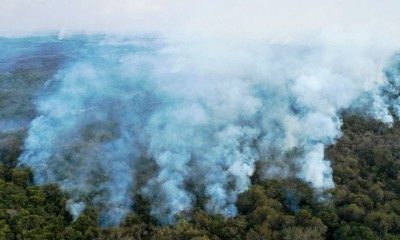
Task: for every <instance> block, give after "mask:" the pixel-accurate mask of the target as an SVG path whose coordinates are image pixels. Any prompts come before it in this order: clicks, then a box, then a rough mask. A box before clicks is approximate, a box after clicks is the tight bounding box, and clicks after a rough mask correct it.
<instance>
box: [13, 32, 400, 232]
mask: <svg viewBox="0 0 400 240" xmlns="http://www.w3.org/2000/svg"><path fill="white" fill-rule="evenodd" d="M60 41H61V42H65V43H68V42H75V43H76V42H79V43H80V44H78V45H74V44H73V45H74V46H75V48H74V58H73V59H70V61H68V62H67V63H66V64H64V65H63V66H62V67H61V68H60V69H59V70H58V72H57V73H56V74H55V75H54V76H53V77H52V78H50V79H49V80H48V82H46V84H45V86H44V87H43V89H42V90H43V92H44V93H46V94H39V95H38V97H37V98H36V102H35V103H36V108H37V112H38V116H37V117H36V118H35V119H34V120H33V121H32V122H31V123H30V126H29V131H28V136H27V138H26V140H25V144H24V152H23V154H22V156H21V157H20V159H19V160H20V163H21V164H22V165H27V166H29V167H31V168H32V169H33V172H34V178H35V181H36V182H37V183H39V184H46V183H53V182H56V183H58V184H59V185H60V186H61V188H62V189H64V190H66V191H67V192H69V193H70V200H69V209H70V211H71V213H73V214H74V215H75V217H76V216H78V215H79V214H80V213H81V212H82V210H83V209H84V208H85V205H87V204H92V205H97V206H98V207H99V208H100V209H101V210H102V213H101V221H102V223H103V224H104V225H116V224H118V223H119V222H120V221H121V220H122V219H123V217H124V216H125V215H126V214H127V213H128V212H129V211H130V210H131V209H132V208H134V204H135V203H134V202H133V200H132V199H134V195H135V194H139V193H140V194H142V195H144V196H145V197H147V198H148V199H149V200H150V202H151V203H152V211H151V213H152V214H153V215H154V216H155V217H157V218H158V219H159V221H160V222H161V223H173V222H174V215H175V214H179V213H180V212H181V211H187V210H191V209H192V208H193V205H194V203H195V202H196V198H197V197H198V196H203V197H204V199H205V203H204V208H205V209H206V210H207V211H208V212H209V213H212V214H223V215H224V216H226V217H230V216H235V215H236V213H237V210H236V207H235V202H236V199H237V197H238V195H239V194H240V193H242V192H243V191H245V190H246V189H247V188H248V187H249V185H250V183H251V182H250V177H251V176H252V175H253V173H254V171H255V166H256V163H257V162H260V163H262V164H261V165H260V166H262V168H263V169H261V172H262V177H263V178H284V177H298V178H300V179H303V180H304V181H306V182H309V183H310V184H311V185H312V186H313V187H314V188H316V189H320V190H321V189H322V190H323V189H327V188H332V187H333V186H334V183H333V180H332V169H331V167H330V162H329V160H327V159H325V156H324V149H325V147H326V146H328V145H330V144H333V143H335V141H336V139H337V138H339V137H340V134H341V133H340V127H341V125H342V120H341V115H340V113H341V112H342V111H344V110H348V109H353V108H354V109H356V108H357V109H361V110H362V111H363V112H364V113H365V114H369V115H371V116H374V117H376V118H378V119H381V120H383V121H384V122H386V123H388V124H391V123H393V121H394V119H393V116H392V115H391V112H390V109H395V110H396V111H397V110H398V96H397V89H398V82H399V77H398V76H399V73H398V66H396V65H392V66H389V67H388V68H386V69H387V70H386V75H385V74H384V67H383V66H385V64H386V62H387V61H388V58H387V57H388V55H387V53H381V52H380V51H379V49H371V48H367V47H360V48H357V47H354V46H352V47H346V46H336V45H325V44H324V43H319V44H314V45H311V44H307V45H304V44H303V45H301V44H271V43H267V42H246V43H245V44H240V43H235V44H231V45H230V44H224V43H221V42H199V41H193V42H168V41H163V40H161V38H157V37H136V38H113V37H94V36H80V37H76V36H75V37H66V38H65V39H63V40H60ZM393 62H395V61H393ZM397 113H398V112H397ZM397 113H396V114H397ZM145 162H152V163H153V164H154V165H155V166H156V168H155V169H154V170H153V172H149V173H148V174H147V175H148V176H147V178H146V182H145V183H143V184H138V182H141V181H143V180H142V179H139V178H140V177H139V176H138V173H139V172H142V171H144V169H147V168H146V167H144V163H145Z"/></svg>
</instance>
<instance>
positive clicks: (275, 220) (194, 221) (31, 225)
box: [0, 45, 400, 240]
mask: <svg viewBox="0 0 400 240" xmlns="http://www.w3.org/2000/svg"><path fill="white" fill-rule="evenodd" d="M49 48H50V50H51V51H49V52H48V53H47V52H44V51H43V50H42V51H40V52H39V53H37V54H38V55H35V54H36V53H30V56H29V57H24V58H18V59H17V60H16V61H14V62H11V63H9V62H1V61H0V86H1V92H0V109H1V111H0V119H1V121H0V125H1V128H2V129H1V130H2V131H1V133H0V239H10V240H11V239H76V240H78V239H171V240H172V239H198V240H200V239H204V240H205V239H249V240H253V239H254V240H257V239H287V240H296V239H297V240H309V239H353V240H358V239H360V240H361V239H362V240H369V239H400V142H399V140H398V139H399V138H400V123H399V122H398V121H397V122H395V124H394V125H393V126H392V127H389V126H387V125H385V124H383V123H381V122H379V121H377V120H373V119H371V118H368V117H364V116H361V115H360V114H354V113H351V112H344V113H342V117H343V126H342V132H343V134H342V136H341V137H340V139H338V141H337V143H336V144H335V145H331V146H329V147H327V149H326V150H325V155H326V157H327V159H329V160H330V161H331V166H332V168H333V177H334V182H335V188H334V189H330V190H326V191H324V192H322V191H319V190H315V189H313V188H312V187H311V184H310V183H306V182H304V181H302V180H300V179H297V178H292V179H263V180H261V178H260V175H261V173H258V172H257V171H256V173H255V174H254V175H253V177H252V185H251V187H250V188H249V189H248V190H247V191H245V192H243V193H242V194H241V195H240V196H239V198H238V200H237V203H236V205H237V207H238V211H239V214H238V215H237V216H236V217H234V218H227V219H226V218H224V217H223V216H222V215H210V214H207V213H206V212H205V211H203V210H202V209H204V203H203V202H201V200H199V202H198V203H196V207H195V210H193V211H190V212H183V213H181V214H180V215H177V216H175V217H176V224H175V225H171V226H170V225H161V224H159V222H157V220H156V219H155V218H154V217H152V216H151V214H150V205H151V203H150V202H149V199H146V198H145V197H144V196H142V195H141V194H140V193H137V194H136V195H135V199H134V206H133V211H132V212H131V213H130V214H129V215H128V216H126V218H125V219H124V221H123V222H122V223H121V224H120V225H119V226H118V227H102V226H100V223H99V215H100V210H101V209H98V206H97V207H87V208H86V209H85V211H84V212H83V214H81V215H80V216H79V217H78V218H77V219H76V220H74V219H73V216H72V215H71V213H70V212H69V211H68V210H67V203H68V199H69V196H68V193H67V192H64V191H61V190H60V187H59V186H57V185H56V184H50V185H44V186H38V185H35V183H34V181H33V173H32V171H31V170H30V169H29V168H25V167H24V166H20V165H19V163H18V158H19V156H20V155H21V153H22V150H23V149H22V148H23V142H24V139H25V138H26V135H27V123H29V122H30V121H31V120H32V119H33V118H34V117H35V114H36V113H35V107H34V99H35V94H34V93H35V92H36V91H37V90H40V86H42V85H43V84H45V82H46V79H49V78H50V77H51V76H52V75H53V74H54V69H57V66H58V65H60V64H62V63H63V61H66V59H68V58H70V57H69V56H68V55H67V54H64V53H63V52H61V53H58V54H51V53H52V51H53V50H54V48H57V45H54V46H50V47H49V46H46V49H49ZM5 69H6V70H5Z"/></svg>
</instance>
